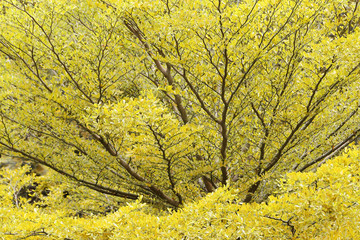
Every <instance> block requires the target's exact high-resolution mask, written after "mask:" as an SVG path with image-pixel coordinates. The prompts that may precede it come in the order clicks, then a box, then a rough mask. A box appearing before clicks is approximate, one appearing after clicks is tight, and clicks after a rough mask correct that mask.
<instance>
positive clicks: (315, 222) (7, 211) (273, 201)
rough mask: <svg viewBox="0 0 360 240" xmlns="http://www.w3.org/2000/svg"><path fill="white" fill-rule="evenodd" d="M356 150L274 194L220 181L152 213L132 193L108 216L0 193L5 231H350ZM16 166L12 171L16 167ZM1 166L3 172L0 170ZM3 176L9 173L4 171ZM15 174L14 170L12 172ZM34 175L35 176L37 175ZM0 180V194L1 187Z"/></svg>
mask: <svg viewBox="0 0 360 240" xmlns="http://www.w3.org/2000/svg"><path fill="white" fill-rule="evenodd" d="M359 156H360V150H359V149H349V150H347V151H346V152H345V153H344V154H343V155H341V156H338V157H336V158H335V159H332V160H329V161H328V162H327V163H325V164H323V165H322V166H321V167H320V168H319V169H318V170H317V171H316V172H307V173H290V174H288V175H287V176H286V178H285V179H284V180H283V181H282V184H281V185H282V186H281V189H280V190H279V193H278V194H277V195H276V196H271V197H269V199H268V200H267V201H266V202H264V203H261V204H258V203H250V204H247V203H242V202H241V201H239V189H235V188H233V187H231V186H227V187H224V188H219V189H218V190H217V191H216V192H214V193H211V194H208V195H207V196H206V197H204V198H202V199H201V200H199V201H196V202H193V203H189V204H186V205H185V206H184V207H183V208H181V209H179V210H177V211H169V212H168V213H166V214H162V215H159V214H156V213H154V212H151V211H149V206H148V205H147V204H144V203H141V200H138V201H136V202H134V203H132V204H128V205H127V206H123V207H121V208H119V209H118V210H117V211H116V212H114V213H111V214H108V215H107V216H99V215H93V216H88V217H86V218H79V217H74V216H70V215H69V211H67V210H66V205H62V206H61V207H59V206H56V205H51V206H49V207H48V208H50V209H47V208H37V207H35V206H33V205H27V204H26V203H24V205H23V207H21V208H18V207H16V206H15V205H11V204H9V202H8V201H6V198H4V197H2V198H1V202H0V204H1V205H0V206H1V208H0V222H1V225H0V232H1V233H2V235H1V237H3V238H4V239H19V238H21V237H28V238H29V239H61V238H70V239H357V236H359V234H360V205H359V203H360V176H359V172H360V163H359V161H358V159H359ZM22 171H23V170H19V171H17V173H21V172H22ZM2 174H3V173H2ZM4 174H5V175H4V176H5V179H8V178H9V176H14V175H13V174H12V173H8V172H6V173H4ZM17 176H18V178H17V179H21V175H17ZM36 181H37V180H36ZM7 184H9V182H8V183H6V184H4V183H3V184H2V185H0V186H1V187H2V188H1V196H6V195H7V194H8V192H9V191H8V190H7V189H6V188H3V187H4V186H7Z"/></svg>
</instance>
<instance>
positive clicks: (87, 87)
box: [0, 0, 360, 208]
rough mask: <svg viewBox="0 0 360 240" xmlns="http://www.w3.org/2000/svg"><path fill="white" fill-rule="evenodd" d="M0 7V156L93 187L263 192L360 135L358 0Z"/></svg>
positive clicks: (128, 193)
mask: <svg viewBox="0 0 360 240" xmlns="http://www.w3.org/2000/svg"><path fill="white" fill-rule="evenodd" d="M1 4H2V5H3V11H2V13H1V15H0V29H1V30H0V61H1V64H0V67H1V69H0V73H1V74H0V120H1V121H0V126H1V127H0V152H1V153H2V155H3V156H6V157H21V158H24V159H27V160H29V161H32V162H36V163H40V164H42V165H44V166H47V167H48V168H50V169H53V170H55V171H56V172H58V173H60V174H61V175H63V176H66V177H67V178H68V179H70V180H71V181H73V182H74V183H76V184H78V185H81V186H86V187H88V188H91V189H93V190H95V191H97V192H99V193H103V194H105V195H110V196H115V197H118V198H119V199H120V200H121V199H124V200H125V201H127V200H129V199H130V200H135V199H139V197H140V196H142V198H143V201H144V202H146V203H151V204H153V205H157V206H162V207H174V208H178V207H180V206H182V205H183V204H184V203H187V202H192V201H193V200H198V199H200V198H201V197H204V196H205V195H206V194H207V193H210V192H213V191H215V189H217V188H219V187H221V186H225V185H226V184H229V185H230V186H231V187H233V188H234V189H238V192H237V198H238V199H240V200H242V201H243V202H252V201H258V202H262V201H264V200H266V199H267V197H268V196H269V195H270V194H272V193H273V192H274V190H275V189H276V188H277V185H278V183H277V180H278V179H280V178H282V177H284V176H285V174H286V173H288V172H304V171H308V170H312V169H316V168H317V167H318V166H319V164H320V163H321V162H322V161H326V160H327V159H329V158H330V157H331V156H333V155H334V154H336V153H338V152H339V151H340V150H342V149H344V148H345V147H346V146H348V145H349V144H350V143H351V142H353V141H354V140H355V139H356V138H357V137H358V136H359V134H360V128H359V124H358V123H359V114H358V109H359V93H360V89H359V70H360V68H359V63H360V41H359V38H360V35H359V28H358V26H359V16H358V14H359V8H358V4H359V3H358V1H341V0H336V1H324V0H318V1H317V0H315V1H314V0H303V1H298V0H290V1H275V0H262V1H260V0H245V1H222V0H205V1H204V0H191V1H190V0H181V1H161V0H151V1H148V0H146V1H145V0H136V1H130V0H129V1H116V0H113V1H76V0H61V1H48V0H28V1H22V0H21V1H20V0H3V1H2V2H1ZM120 200H118V201H120Z"/></svg>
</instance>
